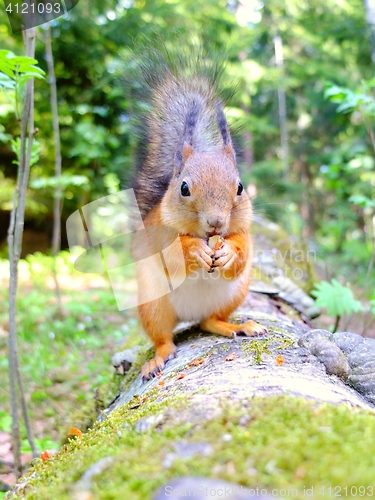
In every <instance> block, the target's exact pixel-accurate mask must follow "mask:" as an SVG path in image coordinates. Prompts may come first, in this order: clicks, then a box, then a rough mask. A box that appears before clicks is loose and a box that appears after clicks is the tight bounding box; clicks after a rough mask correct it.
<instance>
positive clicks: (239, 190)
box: [237, 182, 243, 196]
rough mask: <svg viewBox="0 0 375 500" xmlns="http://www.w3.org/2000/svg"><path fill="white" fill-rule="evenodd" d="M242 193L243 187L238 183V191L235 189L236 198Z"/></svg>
mask: <svg viewBox="0 0 375 500" xmlns="http://www.w3.org/2000/svg"><path fill="white" fill-rule="evenodd" d="M242 191H243V185H242V184H241V183H240V182H239V183H238V189H237V196H241V194H242Z"/></svg>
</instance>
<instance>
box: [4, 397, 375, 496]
mask: <svg viewBox="0 0 375 500" xmlns="http://www.w3.org/2000/svg"><path fill="white" fill-rule="evenodd" d="M167 394H168V393H167V392H166V391H165V390H163V389H160V390H154V391H153V392H152V393H151V394H150V395H149V396H148V399H147V400H146V402H141V401H135V400H134V401H131V402H130V403H129V404H127V405H125V406H123V407H122V408H119V409H118V410H117V411H116V412H114V413H113V414H111V415H110V416H109V417H108V418H107V419H106V420H105V421H104V422H102V423H98V424H95V426H94V428H93V430H91V431H90V432H88V433H87V434H86V435H84V436H83V437H82V438H80V439H77V440H74V441H71V442H70V443H69V444H68V445H66V446H65V447H64V448H63V450H61V451H60V452H59V453H58V454H57V455H55V456H54V457H52V458H51V459H50V460H48V461H46V462H42V461H39V460H38V461H36V463H35V466H34V468H33V469H31V470H30V474H32V473H34V472H35V473H36V476H35V477H34V478H31V479H30V480H29V486H28V487H27V489H26V490H25V492H24V494H21V493H18V495H17V496H14V497H13V498H14V499H21V498H22V499H25V498H28V499H38V500H47V499H48V500H50V499H51V498H53V499H54V500H65V499H71V498H74V483H75V482H76V481H78V480H79V479H80V478H81V477H82V475H83V473H84V472H85V471H87V470H88V469H89V468H90V467H91V466H92V465H93V464H94V463H96V462H97V461H98V460H100V459H101V458H104V457H108V456H111V457H113V462H112V463H111V465H110V466H109V467H108V468H107V469H105V470H103V471H102V472H101V473H99V474H98V475H97V476H94V477H93V479H92V482H91V486H90V487H91V490H92V494H93V498H95V499H99V500H101V499H106V500H108V499H117V498H131V499H134V500H138V499H139V500H143V499H149V498H150V497H151V493H152V492H154V491H155V489H156V488H158V487H159V486H160V485H162V484H165V483H167V482H168V480H170V479H171V478H173V477H177V476H181V475H198V476H204V477H219V478H222V479H226V480H228V481H231V482H238V483H241V484H243V485H245V486H248V487H254V485H256V486H259V487H262V488H268V490H269V491H270V490H271V489H272V488H296V489H297V490H298V492H299V495H298V497H299V498H304V495H303V488H304V487H305V488H311V487H314V489H315V491H316V492H317V491H318V489H319V488H321V487H322V486H326V487H328V486H341V487H342V488H343V487H345V486H347V487H348V488H350V487H352V486H357V487H359V486H365V487H369V486H372V485H373V471H374V467H375V455H374V453H373V450H374V448H375V418H374V415H373V413H371V412H368V411H363V410H358V409H353V408H351V407H348V406H345V405H341V406H333V405H330V404H318V403H316V402H312V401H306V400H304V399H300V398H292V397H288V396H275V397H270V398H253V399H249V400H247V401H241V402H235V401H231V402H230V403H228V404H227V405H225V404H222V405H221V406H222V408H223V411H222V413H221V416H220V417H218V418H216V419H215V420H212V421H208V422H206V421H201V420H200V421H199V423H193V422H192V423H189V422H183V423H179V424H177V425H173V424H172V423H170V422H169V421H168V418H167V417H166V418H165V420H164V423H163V424H162V425H161V427H160V428H152V429H150V430H149V431H147V432H144V433H138V432H137V431H136V429H135V426H134V424H135V422H136V421H137V420H138V419H140V418H142V417H144V416H148V415H151V414H159V413H163V414H164V415H168V414H169V415H170V413H171V412H172V413H173V411H174V412H177V413H178V414H179V415H181V414H183V412H184V411H186V408H187V406H188V405H187V397H186V396H181V397H175V396H173V397H172V398H171V397H166V395H167ZM169 394H170V392H169ZM135 403H137V404H135ZM135 406H136V408H134V407H135ZM171 407H172V410H171ZM173 407H174V409H173ZM132 408H133V409H132ZM167 409H169V413H167ZM244 417H246V419H244ZM188 420H189V419H188ZM179 421H180V422H181V419H179ZM224 434H225V435H228V434H229V435H230V440H228V439H226V440H225V441H224V440H223V435H224ZM226 437H228V436H226ZM184 438H185V439H189V441H192V442H207V443H210V444H211V446H212V447H213V453H212V454H211V455H209V456H202V455H196V456H194V457H192V458H189V459H184V458H175V459H174V460H169V464H168V465H169V466H166V465H165V464H166V459H167V455H168V454H170V453H171V452H172V453H173V452H174V447H173V445H174V443H176V442H177V441H179V440H181V439H184ZM169 456H170V455H169ZM354 463H355V466H353V464H354ZM163 464H164V465H163ZM294 497H296V496H295V495H294Z"/></svg>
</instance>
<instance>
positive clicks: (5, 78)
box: [0, 73, 16, 89]
mask: <svg viewBox="0 0 375 500" xmlns="http://www.w3.org/2000/svg"><path fill="white" fill-rule="evenodd" d="M15 86H16V82H15V81H14V80H13V79H12V77H11V76H10V75H6V74H5V73H0V87H3V88H5V89H14V87H15Z"/></svg>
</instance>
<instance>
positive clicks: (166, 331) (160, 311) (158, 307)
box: [138, 296, 176, 381]
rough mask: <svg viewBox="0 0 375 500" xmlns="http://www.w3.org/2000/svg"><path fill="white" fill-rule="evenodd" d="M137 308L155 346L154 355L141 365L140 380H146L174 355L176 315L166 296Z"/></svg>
mask: <svg viewBox="0 0 375 500" xmlns="http://www.w3.org/2000/svg"><path fill="white" fill-rule="evenodd" d="M138 310H139V315H140V317H141V321H142V325H143V327H144V329H145V331H146V333H147V335H148V336H149V337H150V339H151V340H152V342H153V344H154V346H155V357H154V358H152V359H151V360H150V361H147V363H145V364H144V365H143V367H142V380H143V381H146V380H149V379H150V378H153V377H155V375H156V373H158V372H160V371H161V370H162V369H163V368H164V365H165V363H166V362H167V361H169V360H170V359H172V358H174V357H176V346H175V344H174V342H173V329H174V327H175V325H176V317H175V313H174V310H173V308H172V306H171V304H170V302H169V301H168V298H167V296H164V297H160V298H159V299H157V300H153V301H152V302H148V303H147V304H141V305H140V306H139V307H138Z"/></svg>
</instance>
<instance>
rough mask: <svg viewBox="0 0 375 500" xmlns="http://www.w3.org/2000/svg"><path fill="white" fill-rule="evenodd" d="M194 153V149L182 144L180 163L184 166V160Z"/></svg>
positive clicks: (185, 143) (189, 145)
mask: <svg viewBox="0 0 375 500" xmlns="http://www.w3.org/2000/svg"><path fill="white" fill-rule="evenodd" d="M193 153H194V148H193V146H192V145H191V144H188V143H187V142H184V145H183V146H182V163H183V164H184V163H185V162H186V160H187V159H188V158H189V156H191V155H192V154H193Z"/></svg>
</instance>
